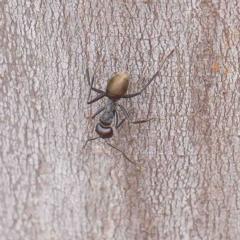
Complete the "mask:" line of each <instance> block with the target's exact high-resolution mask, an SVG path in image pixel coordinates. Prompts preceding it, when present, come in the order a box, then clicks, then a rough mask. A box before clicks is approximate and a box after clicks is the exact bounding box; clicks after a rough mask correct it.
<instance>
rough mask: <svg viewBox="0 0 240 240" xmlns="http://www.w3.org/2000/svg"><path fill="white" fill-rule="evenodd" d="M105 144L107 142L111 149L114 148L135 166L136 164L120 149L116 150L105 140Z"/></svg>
mask: <svg viewBox="0 0 240 240" xmlns="http://www.w3.org/2000/svg"><path fill="white" fill-rule="evenodd" d="M105 142H106V143H107V144H108V145H109V146H110V147H112V148H114V149H115V150H117V151H119V152H121V153H122V155H123V156H124V157H125V158H126V159H127V160H128V161H129V162H131V163H133V164H135V162H133V161H132V160H130V159H129V158H128V157H127V156H126V154H125V153H124V152H123V151H122V150H120V149H118V148H116V147H115V146H113V145H112V144H110V143H109V142H108V141H107V140H106V139H105Z"/></svg>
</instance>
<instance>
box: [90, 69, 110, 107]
mask: <svg viewBox="0 0 240 240" xmlns="http://www.w3.org/2000/svg"><path fill="white" fill-rule="evenodd" d="M87 75H88V77H87V78H88V82H89V83H90V78H89V73H88V70H87ZM93 82H94V77H92V82H91V84H90V89H89V93H88V100H87V104H92V103H94V102H96V101H98V100H99V99H101V98H103V97H104V96H106V93H105V92H103V91H102V92H101V93H100V95H98V96H97V97H95V98H94V99H92V100H91V101H89V100H90V95H91V90H92V89H93V88H92V86H93Z"/></svg>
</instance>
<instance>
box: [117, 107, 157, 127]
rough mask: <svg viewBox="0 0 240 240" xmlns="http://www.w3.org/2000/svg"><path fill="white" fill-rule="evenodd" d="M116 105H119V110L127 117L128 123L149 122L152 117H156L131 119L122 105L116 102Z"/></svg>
mask: <svg viewBox="0 0 240 240" xmlns="http://www.w3.org/2000/svg"><path fill="white" fill-rule="evenodd" d="M117 106H119V107H120V108H121V110H122V111H123V114H124V115H125V117H126V118H127V120H128V121H129V122H130V123H133V124H139V123H145V122H149V121H151V120H153V119H156V118H148V119H145V120H139V121H133V120H132V119H131V118H130V116H129V114H128V112H127V110H126V109H125V108H124V107H123V106H122V105H120V104H118V105H117Z"/></svg>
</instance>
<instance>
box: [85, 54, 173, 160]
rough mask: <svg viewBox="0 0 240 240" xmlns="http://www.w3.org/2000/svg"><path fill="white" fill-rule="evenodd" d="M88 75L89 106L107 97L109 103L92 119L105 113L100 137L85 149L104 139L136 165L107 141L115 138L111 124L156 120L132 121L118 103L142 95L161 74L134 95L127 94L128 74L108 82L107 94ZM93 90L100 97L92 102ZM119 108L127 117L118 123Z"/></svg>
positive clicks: (142, 121) (117, 76)
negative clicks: (95, 86) (122, 99)
mask: <svg viewBox="0 0 240 240" xmlns="http://www.w3.org/2000/svg"><path fill="white" fill-rule="evenodd" d="M173 51H174V50H172V51H171V52H170V53H169V54H168V55H167V56H166V57H165V59H164V60H163V62H162V65H161V66H160V69H161V67H162V66H163V64H164V62H165V61H166V60H167V58H169V57H170V55H171V54H172V53H173ZM160 69H159V70H160ZM86 74H87V80H88V84H89V85H90V89H89V94H88V101H87V104H92V103H94V102H96V101H98V100H100V99H101V98H103V97H107V98H108V102H107V104H106V106H104V107H102V108H100V109H98V110H97V112H96V113H95V114H94V115H93V116H92V118H94V117H96V116H97V115H98V114H99V113H101V112H102V111H103V113H102V114H101V115H100V118H99V123H98V124H97V125H96V128H95V131H96V132H97V134H98V137H95V138H91V139H88V140H87V141H86V143H85V145H84V147H85V146H86V144H87V143H88V142H89V141H92V140H95V139H97V138H103V139H104V140H105V142H106V143H107V144H108V145H109V146H111V147H112V148H114V149H116V150H118V151H120V152H121V153H122V154H123V156H124V157H125V158H126V159H127V160H128V161H130V162H131V163H134V162H133V161H131V160H130V159H129V158H128V157H127V156H126V155H125V153H124V152H123V151H121V150H120V149H118V148H116V147H115V146H113V145H111V144H110V143H109V142H108V141H107V140H106V139H107V138H111V137H112V136H113V129H112V127H111V124H112V123H113V122H114V125H115V128H116V129H117V128H119V127H120V126H121V125H122V124H123V122H124V121H125V120H126V119H127V120H128V121H129V122H131V123H133V124H138V123H144V122H148V121H150V120H152V119H154V118H149V119H146V120H140V121H132V119H131V118H130V116H129V115H128V112H127V110H126V109H125V108H124V107H123V106H122V105H120V104H118V103H117V101H118V100H120V99H121V98H132V97H135V96H137V95H140V94H141V93H142V92H143V91H144V90H145V89H146V88H147V87H148V85H149V84H150V83H151V82H152V81H153V80H154V79H155V78H156V77H157V75H158V74H159V71H157V72H156V73H155V74H154V75H153V76H152V78H151V79H150V80H149V81H148V83H147V84H146V85H145V86H144V87H143V89H142V90H141V91H139V92H137V93H132V94H126V92H127V90H128V85H129V79H130V76H129V75H128V74H126V73H118V74H116V75H114V76H113V77H112V78H111V79H110V80H109V81H108V84H107V89H106V92H104V91H102V90H100V89H97V88H94V87H93V82H94V76H93V77H92V80H91V81H90V76H89V71H88V69H87V71H86ZM91 90H93V91H95V92H97V93H99V95H98V96H97V97H95V98H94V99H92V100H90V95H91ZM117 107H119V108H120V109H121V110H122V112H123V114H124V116H125V118H123V119H122V120H121V121H120V122H118V112H117Z"/></svg>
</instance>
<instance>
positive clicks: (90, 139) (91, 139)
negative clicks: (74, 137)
mask: <svg viewBox="0 0 240 240" xmlns="http://www.w3.org/2000/svg"><path fill="white" fill-rule="evenodd" d="M98 138H99V137H95V138H89V139H88V140H87V141H86V142H85V144H84V145H83V148H85V147H86V145H87V143H88V142H90V141H93V140H96V139H98Z"/></svg>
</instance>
